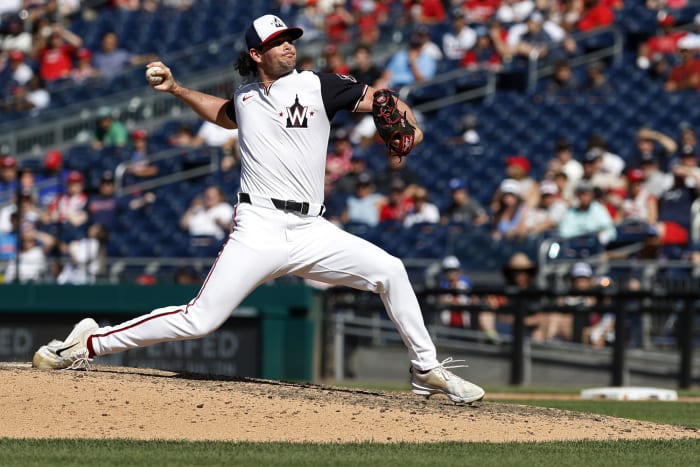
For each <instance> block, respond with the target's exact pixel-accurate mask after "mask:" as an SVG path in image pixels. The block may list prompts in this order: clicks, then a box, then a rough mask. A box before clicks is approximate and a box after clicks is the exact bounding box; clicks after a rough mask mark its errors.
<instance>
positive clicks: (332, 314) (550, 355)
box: [324, 287, 700, 388]
mask: <svg viewBox="0 0 700 467" xmlns="http://www.w3.org/2000/svg"><path fill="white" fill-rule="evenodd" d="M446 293H453V294H464V293H465V291H464V290H438V289H427V290H423V291H419V292H418V298H419V301H420V303H421V307H422V310H423V315H424V319H425V321H426V324H427V327H428V330H429V332H430V334H431V337H432V338H433V341H434V343H435V345H436V346H437V347H442V348H450V349H455V350H458V351H463V352H466V353H472V352H478V353H479V354H482V355H484V354H487V355H491V356H494V357H495V356H498V357H501V358H502V357H506V358H508V360H509V362H510V376H509V383H510V384H515V385H521V384H524V383H526V382H527V381H526V374H525V372H526V368H529V367H531V365H532V361H533V360H537V359H540V360H544V361H548V362H550V363H552V362H558V363H561V364H567V365H578V366H581V367H593V368H598V369H600V368H603V369H607V371H608V372H609V377H610V384H611V385H612V386H622V385H624V384H626V381H627V380H628V379H629V374H630V372H631V371H635V372H639V373H641V374H647V375H649V374H652V375H656V376H660V377H668V378H673V377H675V378H676V380H677V384H678V386H679V387H680V388H688V387H690V386H691V385H692V384H693V382H697V381H698V378H700V375H698V368H700V362H697V361H695V362H694V359H693V348H694V342H693V340H694V339H695V338H696V335H697V334H696V332H695V330H694V324H695V322H696V318H697V317H698V313H699V311H698V309H699V308H700V300H699V299H698V297H699V296H700V295H699V294H698V290H694V289H687V290H680V291H678V290H675V291H674V290H669V289H663V288H659V287H657V288H656V289H653V290H645V291H632V290H609V289H603V288H598V289H592V290H588V291H573V290H563V291H558V292H557V291H552V290H548V289H527V290H521V289H515V288H509V287H506V288H478V289H475V290H471V291H469V292H468V294H469V296H472V297H477V300H475V303H485V301H483V300H480V299H482V298H485V297H488V296H494V295H497V296H501V297H505V299H506V302H505V305H504V306H502V307H501V308H499V309H498V310H492V309H485V308H484V307H483V306H482V305H478V304H475V305H452V304H450V305H448V307H449V308H450V309H451V310H465V311H470V312H475V313H479V312H484V311H492V312H493V311H497V312H498V313H499V314H507V315H510V316H512V317H513V326H512V333H511V334H510V335H503V334H501V335H500V341H499V342H497V343H493V342H492V343H489V342H490V341H491V337H490V336H489V335H488V334H486V333H485V332H483V331H481V330H478V329H462V328H451V327H447V326H444V325H441V324H436V321H435V319H434V317H435V315H436V313H438V312H439V311H440V310H441V309H444V308H445V306H444V305H440V303H439V300H438V298H439V296H441V295H444V294H446ZM563 296H580V297H595V298H597V299H598V302H597V304H596V305H595V307H594V308H589V307H583V306H562V305H561V304H560V303H559V299H560V298H561V297H563ZM325 300H326V303H325V306H324V308H325V310H326V316H328V317H329V322H328V326H329V329H332V352H333V355H332V360H333V372H334V373H333V374H334V377H335V378H336V379H343V378H344V377H345V365H346V362H347V360H348V359H347V352H348V348H347V345H346V344H347V338H348V337H354V338H364V339H366V340H367V342H369V343H370V344H371V345H372V346H386V345H389V346H393V345H397V344H400V343H401V339H400V337H399V334H398V332H397V331H396V328H395V325H394V324H393V323H392V322H391V321H390V320H389V319H388V317H387V316H386V314H385V313H384V311H383V305H382V303H381V302H380V301H379V300H378V299H373V294H370V293H369V292H360V291H356V290H348V289H345V288H332V289H329V290H327V291H326V293H325ZM553 305H556V308H555V307H554V306H553ZM547 310H552V311H547ZM534 311H537V312H540V313H551V312H558V313H569V314H571V315H573V335H574V339H573V341H572V342H561V341H551V342H533V341H532V340H531V339H530V338H528V337H527V332H526V326H525V317H526V316H527V315H528V314H529V313H530V312H534ZM592 311H596V312H599V313H613V314H614V315H615V339H614V342H613V343H612V344H611V345H610V346H608V347H604V348H594V347H592V346H591V345H587V344H584V343H582V340H581V339H582V329H583V322H584V321H585V320H586V319H587V316H588V314H589V313H591V312H592ZM650 315H654V316H661V317H667V316H669V315H673V316H674V317H675V319H676V329H677V331H678V332H677V335H676V336H675V337H674V338H673V339H672V340H671V341H670V342H665V343H662V344H660V345H653V344H649V342H650V339H648V338H647V339H641V340H640V342H641V343H642V346H641V347H637V348H629V347H628V340H629V338H630V333H629V331H628V319H629V318H631V317H634V318H635V319H637V320H638V322H639V323H640V329H642V332H646V333H649V326H648V325H647V324H645V323H647V322H648V320H645V317H647V316H650ZM475 321H477V320H472V323H474V322H475ZM696 360H697V359H696ZM632 362H634V364H632ZM674 367H675V369H674Z"/></svg>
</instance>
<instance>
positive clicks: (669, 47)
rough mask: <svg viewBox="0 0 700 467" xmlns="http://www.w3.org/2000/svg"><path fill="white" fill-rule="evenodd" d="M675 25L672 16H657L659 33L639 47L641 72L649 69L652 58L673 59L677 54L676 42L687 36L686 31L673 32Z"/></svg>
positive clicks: (638, 60) (638, 58) (638, 57)
mask: <svg viewBox="0 0 700 467" xmlns="http://www.w3.org/2000/svg"><path fill="white" fill-rule="evenodd" d="M675 24H676V20H675V18H674V17H673V16H671V15H669V14H666V13H664V14H661V15H659V22H658V25H659V29H660V30H659V33H658V34H656V35H655V36H652V37H650V38H649V39H648V40H647V41H646V42H644V43H643V44H642V45H640V46H639V52H638V54H637V66H638V67H639V68H641V69H643V70H646V69H647V68H649V65H650V64H651V60H652V58H656V59H658V58H660V57H666V58H668V59H673V58H674V56H675V54H676V53H678V41H680V40H681V39H682V38H683V37H685V36H686V35H687V34H688V33H687V31H676V30H674V29H673V27H674V26H675Z"/></svg>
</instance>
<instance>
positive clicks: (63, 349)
mask: <svg viewBox="0 0 700 467" xmlns="http://www.w3.org/2000/svg"><path fill="white" fill-rule="evenodd" d="M76 345H78V343H77V342H75V343H74V344H73V345H69V346H68V347H63V348H62V349H58V350H56V355H58V356H59V357H62V356H63V355H61V353H62V352H65V351H66V350H70V349H72V348H73V347H75V346H76Z"/></svg>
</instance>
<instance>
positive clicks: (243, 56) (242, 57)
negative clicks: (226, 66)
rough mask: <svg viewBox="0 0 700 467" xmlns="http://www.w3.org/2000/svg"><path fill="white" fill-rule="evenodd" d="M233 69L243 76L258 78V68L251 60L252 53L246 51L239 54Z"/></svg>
mask: <svg viewBox="0 0 700 467" xmlns="http://www.w3.org/2000/svg"><path fill="white" fill-rule="evenodd" d="M233 67H234V68H235V69H236V70H237V71H238V73H240V75H241V76H243V77H246V76H257V74H258V66H257V64H256V63H255V61H254V60H253V59H252V58H251V56H250V53H249V52H247V51H245V52H241V53H240V54H238V58H237V59H236V63H235V64H234V65H233Z"/></svg>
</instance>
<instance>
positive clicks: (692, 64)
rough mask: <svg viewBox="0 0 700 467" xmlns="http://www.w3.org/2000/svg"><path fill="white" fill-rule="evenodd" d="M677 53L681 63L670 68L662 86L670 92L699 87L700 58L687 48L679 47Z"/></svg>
mask: <svg viewBox="0 0 700 467" xmlns="http://www.w3.org/2000/svg"><path fill="white" fill-rule="evenodd" d="M679 55H680V57H681V63H680V64H679V65H676V66H675V67H673V68H672V69H671V74H670V75H669V77H668V80H667V81H666V84H665V85H664V88H665V89H666V90H667V91H670V92H673V91H684V90H686V89H700V60H698V59H697V58H696V57H695V54H694V53H693V51H692V50H689V49H681V51H680V52H679Z"/></svg>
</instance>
